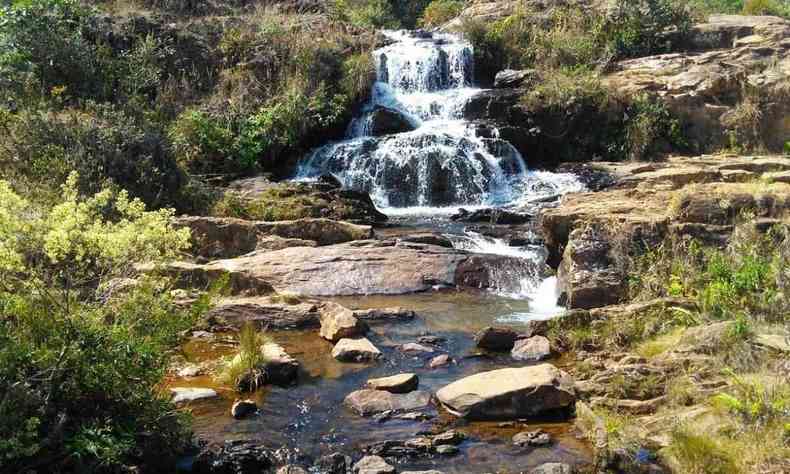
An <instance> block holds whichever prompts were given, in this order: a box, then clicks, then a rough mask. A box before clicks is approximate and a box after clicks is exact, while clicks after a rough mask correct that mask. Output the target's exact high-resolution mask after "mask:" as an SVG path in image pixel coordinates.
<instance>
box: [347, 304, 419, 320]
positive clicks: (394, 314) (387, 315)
mask: <svg viewBox="0 0 790 474" xmlns="http://www.w3.org/2000/svg"><path fill="white" fill-rule="evenodd" d="M416 316H417V313H415V312H414V311H411V310H408V309H404V308H400V307H393V308H374V309H356V310H354V317H355V318H357V319H359V320H360V321H375V322H396V321H411V320H412V319H414V318H415V317H416Z"/></svg>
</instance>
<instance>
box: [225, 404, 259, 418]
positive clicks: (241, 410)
mask: <svg viewBox="0 0 790 474" xmlns="http://www.w3.org/2000/svg"><path fill="white" fill-rule="evenodd" d="M256 411H258V404H257V403H255V402H254V401H252V400H237V401H235V402H233V406H232V407H230V416H232V417H233V418H235V419H237V420H240V419H242V418H244V417H246V416H247V415H251V414H253V413H255V412H256Z"/></svg>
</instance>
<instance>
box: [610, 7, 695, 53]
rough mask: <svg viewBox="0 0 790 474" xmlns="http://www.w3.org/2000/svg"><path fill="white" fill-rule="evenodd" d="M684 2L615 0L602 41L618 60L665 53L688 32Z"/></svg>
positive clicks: (686, 11)
mask: <svg viewBox="0 0 790 474" xmlns="http://www.w3.org/2000/svg"><path fill="white" fill-rule="evenodd" d="M691 23H692V18H691V14H690V12H689V11H688V9H687V8H686V6H685V2H679V1H675V0H627V1H618V2H616V3H615V6H614V8H613V9H611V10H610V12H609V13H608V15H607V18H606V21H605V22H604V24H603V25H602V28H601V34H602V36H603V41H604V42H605V43H606V44H607V45H608V47H609V49H610V50H611V51H612V53H613V54H614V55H615V56H616V57H618V58H627V57H639V56H647V55H650V54H657V53H666V52H669V51H672V50H673V49H674V48H675V47H677V45H679V44H682V41H683V40H684V39H685V37H686V35H687V34H688V32H689V30H690V29H691Z"/></svg>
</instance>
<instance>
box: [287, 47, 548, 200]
mask: <svg viewBox="0 0 790 474" xmlns="http://www.w3.org/2000/svg"><path fill="white" fill-rule="evenodd" d="M385 35H386V36H387V37H388V39H389V40H390V41H391V42H392V43H391V44H389V45H388V46H385V47H383V48H380V49H378V50H376V51H374V53H373V54H374V60H375V64H376V67H377V71H376V73H377V81H376V83H375V84H374V86H373V90H372V93H371V97H370V100H369V102H368V103H367V104H366V105H365V107H364V109H363V110H362V113H361V114H360V115H359V116H358V117H356V118H355V119H354V120H353V121H352V123H351V124H350V125H349V128H348V132H347V137H346V139H345V140H343V141H340V142H337V143H332V144H329V145H326V146H324V147H321V148H319V149H316V150H314V151H313V152H312V153H310V154H309V155H308V156H307V157H306V158H305V159H304V160H303V161H302V162H301V164H300V167H299V170H298V175H297V178H298V179H309V178H314V177H316V176H319V175H321V174H326V173H329V174H332V175H334V176H335V177H336V178H338V179H339V180H340V181H341V182H342V183H343V185H344V186H346V187H349V188H353V189H356V190H360V191H365V192H368V193H370V194H371V196H372V198H373V199H374V201H375V202H376V204H377V205H378V206H379V207H380V208H382V209H383V210H384V211H385V212H387V209H403V208H416V207H423V208H426V207H427V208H432V207H448V206H456V207H457V206H502V205H507V204H511V203H513V202H516V201H518V200H519V199H520V198H521V197H522V195H523V194H524V193H525V192H526V191H529V189H530V188H535V187H536V186H535V181H536V180H537V181H540V179H539V178H536V176H535V175H534V174H532V173H529V172H528V171H527V168H526V165H525V163H524V159H523V158H522V156H521V154H520V153H519V152H518V150H516V149H515V148H514V147H513V146H512V145H511V144H510V143H508V142H507V141H505V140H501V139H499V138H498V137H497V134H496V133H486V134H484V135H485V136H480V135H479V134H478V132H477V129H478V127H476V126H475V125H474V124H472V123H470V122H468V121H466V120H464V118H463V109H464V105H465V104H466V103H467V101H468V100H469V99H470V98H471V97H473V96H474V95H475V94H477V93H479V92H480V89H477V88H475V87H473V86H472V83H473V75H472V73H473V69H474V62H473V50H472V46H471V45H470V44H469V43H467V42H466V41H463V40H462V39H460V38H459V37H457V36H455V35H450V34H439V33H432V34H430V33H415V32H405V31H400V32H385ZM382 124H384V125H382ZM385 125H386V126H385ZM393 127H395V128H394V129H393ZM382 129H383V132H382Z"/></svg>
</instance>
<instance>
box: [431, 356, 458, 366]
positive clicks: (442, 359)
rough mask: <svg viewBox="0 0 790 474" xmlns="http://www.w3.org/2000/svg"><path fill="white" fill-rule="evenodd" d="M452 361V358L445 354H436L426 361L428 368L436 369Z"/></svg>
mask: <svg viewBox="0 0 790 474" xmlns="http://www.w3.org/2000/svg"><path fill="white" fill-rule="evenodd" d="M452 361H453V359H452V358H451V357H450V356H449V355H447V354H442V355H438V356H436V357H434V358H433V359H431V361H430V362H428V368H429V369H438V368H440V367H445V366H447V365H450V363H451V362H452Z"/></svg>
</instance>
